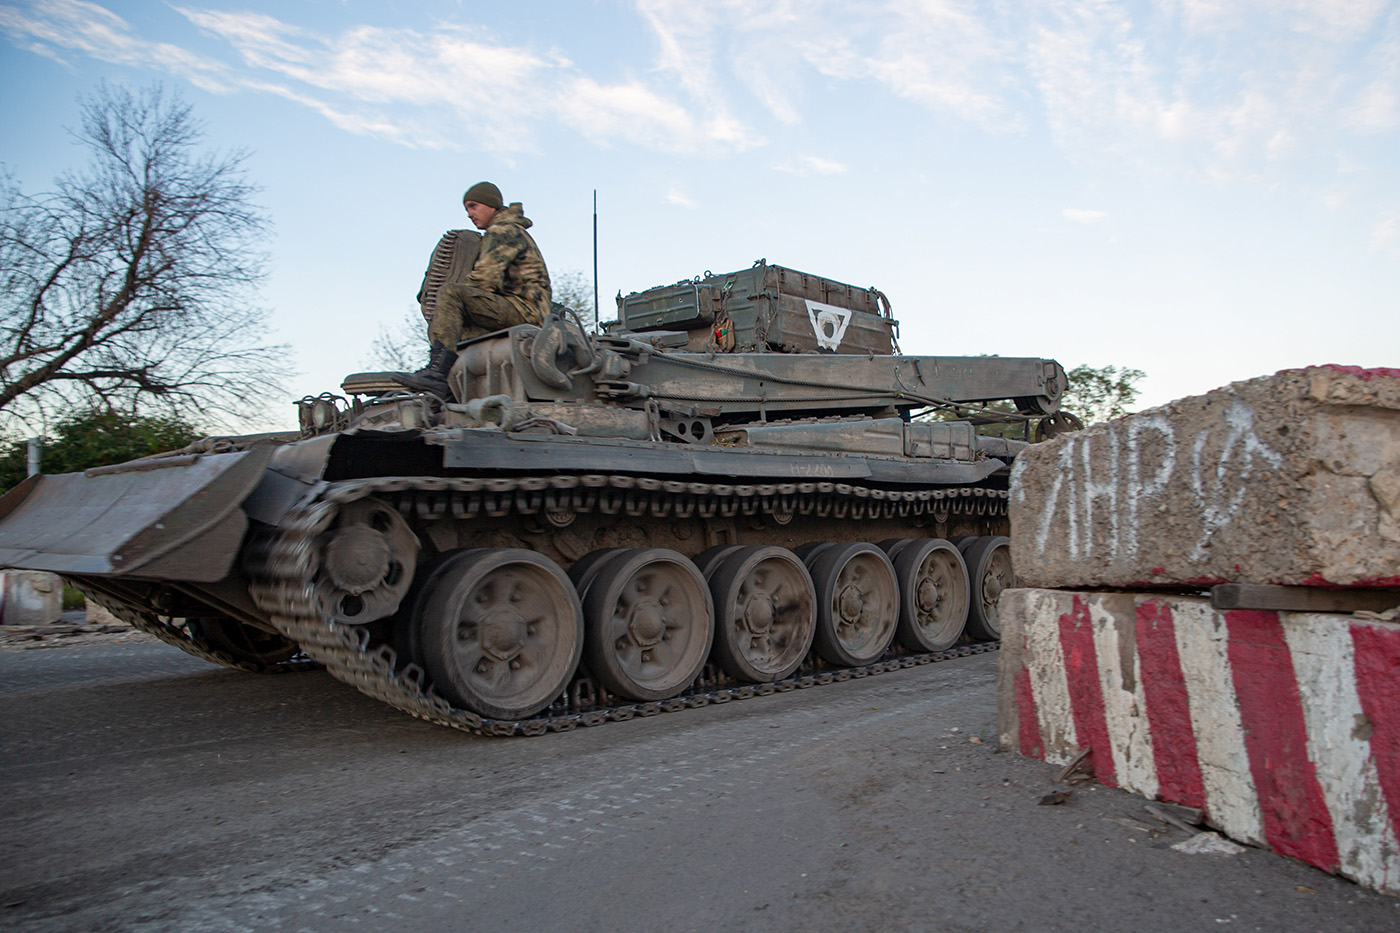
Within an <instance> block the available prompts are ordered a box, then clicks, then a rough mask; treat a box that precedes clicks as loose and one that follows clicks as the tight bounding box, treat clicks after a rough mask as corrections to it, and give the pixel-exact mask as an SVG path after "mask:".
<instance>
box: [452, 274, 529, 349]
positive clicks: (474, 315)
mask: <svg viewBox="0 0 1400 933" xmlns="http://www.w3.org/2000/svg"><path fill="white" fill-rule="evenodd" d="M539 322H540V319H539V315H538V313H536V312H534V310H533V309H531V310H525V309H522V308H520V307H519V306H518V305H516V304H515V303H514V302H512V301H511V300H510V299H509V298H507V297H506V296H505V295H498V294H496V293H495V292H488V291H487V290H486V289H484V288H477V287H476V286H475V285H460V284H459V285H444V286H443V287H442V288H441V289H439V291H438V295H437V311H436V313H434V314H433V319H432V320H431V321H429V322H428V340H430V341H433V342H437V343H441V344H442V345H443V346H445V347H447V348H448V349H451V350H455V349H457V344H459V343H461V342H462V341H463V340H471V339H473V338H475V337H482V336H485V335H486V334H489V333H491V332H493V331H498V330H502V329H504V328H506V327H513V326H515V325H516V324H538V323H539Z"/></svg>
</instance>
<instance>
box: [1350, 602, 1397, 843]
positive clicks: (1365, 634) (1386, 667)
mask: <svg viewBox="0 0 1400 933" xmlns="http://www.w3.org/2000/svg"><path fill="white" fill-rule="evenodd" d="M1351 643H1352V646H1353V647H1354V648H1355V652H1356V693H1357V695H1358V696H1359V697H1360V698H1361V712H1362V713H1364V714H1365V715H1366V718H1367V719H1368V720H1370V722H1369V727H1370V729H1371V757H1372V758H1373V759H1374V761H1375V762H1376V779H1377V781H1378V782H1379V783H1380V785H1381V795H1382V796H1383V797H1384V798H1385V802H1386V807H1387V808H1388V809H1389V810H1390V826H1391V829H1392V830H1393V831H1394V832H1395V834H1396V835H1397V836H1400V629H1397V628H1392V627H1389V626H1386V627H1382V626H1379V625H1353V626H1351Z"/></svg>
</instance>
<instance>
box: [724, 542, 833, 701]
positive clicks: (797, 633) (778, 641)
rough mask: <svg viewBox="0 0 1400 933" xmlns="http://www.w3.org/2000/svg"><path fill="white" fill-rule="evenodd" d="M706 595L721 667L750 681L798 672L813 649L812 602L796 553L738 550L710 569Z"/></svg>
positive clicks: (814, 596) (812, 592) (804, 570)
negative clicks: (711, 607)
mask: <svg viewBox="0 0 1400 933" xmlns="http://www.w3.org/2000/svg"><path fill="white" fill-rule="evenodd" d="M710 595H711V596H713V597H714V601H715V659H716V660H717V661H718V662H719V665H720V667H722V668H724V670H725V671H726V672H727V673H729V674H730V675H731V676H733V677H736V678H738V679H739V680H742V681H747V682H749V683H770V682H772V681H775V680H782V679H783V678H785V677H787V676H789V675H790V674H792V672H793V671H795V670H797V668H798V666H799V665H800V664H801V663H802V659H803V658H805V657H806V656H807V652H808V650H810V649H811V647H812V638H813V636H814V634H815V631H816V601H817V594H816V591H815V590H814V589H813V586H812V577H811V575H810V574H809V573H808V572H807V568H806V566H805V565H804V564H803V563H802V561H800V560H798V559H797V555H795V554H793V553H792V552H791V551H789V550H786V549H784V548H780V547H744V548H739V549H738V550H737V551H736V552H734V553H732V554H730V555H729V556H728V557H727V558H726V559H725V560H724V561H723V562H721V563H720V565H719V566H718V567H716V568H714V569H713V570H712V571H711V574H710Z"/></svg>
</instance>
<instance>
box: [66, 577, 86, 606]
mask: <svg viewBox="0 0 1400 933" xmlns="http://www.w3.org/2000/svg"><path fill="white" fill-rule="evenodd" d="M86 608H87V599H86V598H85V597H84V596H83V594H82V592H80V591H79V590H75V589H73V587H71V586H68V585H67V584H65V585H64V587H63V611H64V612H69V611H71V610H74V609H86Z"/></svg>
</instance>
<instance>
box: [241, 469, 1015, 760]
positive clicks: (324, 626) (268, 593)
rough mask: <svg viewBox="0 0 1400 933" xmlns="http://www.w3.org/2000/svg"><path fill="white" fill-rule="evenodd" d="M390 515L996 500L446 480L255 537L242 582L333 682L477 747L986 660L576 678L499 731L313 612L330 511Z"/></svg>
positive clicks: (618, 482)
mask: <svg viewBox="0 0 1400 933" xmlns="http://www.w3.org/2000/svg"><path fill="white" fill-rule="evenodd" d="M395 494H398V495H397V499H393V498H391V499H390V501H396V504H397V506H398V508H399V509H401V510H403V511H409V510H412V511H413V512H415V513H417V514H418V515H419V516H420V517H423V518H434V517H440V516H442V515H445V514H451V515H452V516H453V517H454V518H472V517H476V516H492V517H499V516H502V515H505V514H508V513H510V512H512V511H519V512H521V513H524V514H533V513H535V512H538V511H541V510H545V509H548V510H568V511H579V512H588V511H595V510H596V511H598V512H601V513H604V514H628V515H635V516H641V515H651V516H654V517H667V516H673V517H677V518H687V517H690V516H692V515H695V516H699V517H709V516H714V515H720V516H731V515H752V514H756V513H758V512H759V511H760V510H764V511H772V512H777V513H782V514H797V515H806V514H812V515H818V516H825V515H833V516H835V517H837V518H846V517H849V518H851V519H860V518H863V517H870V518H875V517H879V516H894V515H900V516H903V515H909V514H915V515H917V514H924V513H928V512H933V513H935V514H937V513H941V512H943V511H945V510H947V511H949V512H957V513H960V514H971V515H993V514H998V515H999V514H1005V510H1006V498H1007V494H1006V492H1005V491H1004V490H991V489H981V488H952V489H946V490H920V491H901V490H881V489H870V488H866V487H861V486H852V485H849V484H845V483H825V482H823V483H791V484H771V485H768V484H765V485H739V484H734V485H731V484H722V483H692V482H680V481H664V480H655V479H647V478H642V477H635V476H627V475H617V474H614V475H601V474H591V475H583V476H554V477H547V478H546V477H515V478H501V479H454V478H442V477H392V478H377V479H362V480H348V481H344V482H337V483H329V484H326V485H325V486H324V487H322V488H321V490H320V491H319V493H318V494H317V495H316V496H315V497H314V498H313V499H311V500H310V501H309V502H307V503H305V504H304V505H302V506H301V507H300V508H299V509H298V510H296V511H295V512H293V513H292V514H290V515H289V516H288V517H287V519H286V520H285V521H284V522H282V523H280V524H279V525H278V526H277V527H276V528H274V529H270V530H269V531H267V532H265V533H261V534H257V535H255V536H254V538H253V540H252V541H251V542H250V545H249V547H248V549H247V551H246V556H245V561H244V572H245V573H246V575H247V577H248V579H249V581H250V585H249V591H250V593H251V594H252V597H253V600H254V602H255V603H256V604H257V606H258V608H259V609H260V610H262V611H263V612H264V613H266V614H267V616H268V618H269V620H270V621H271V622H272V624H273V626H274V627H275V628H276V629H277V630H278V631H279V632H281V633H282V634H283V635H284V636H286V637H287V638H290V639H291V640H293V641H294V642H296V643H297V644H298V645H300V646H301V649H302V650H303V651H304V652H305V653H306V654H307V655H308V656H309V657H311V658H312V659H313V660H315V661H318V662H320V663H321V664H323V665H324V666H325V668H326V670H327V671H328V672H329V673H330V674H331V675H332V676H333V677H335V678H336V679H338V680H342V681H344V682H346V683H348V684H350V685H351V686H353V687H355V688H356V689H357V690H359V691H360V692H361V693H364V694H365V695H367V696H370V697H373V698H374V699H376V700H379V701H381V702H383V703H387V704H389V705H390V706H392V707H394V708H395V709H398V710H401V711H403V712H405V713H408V714H409V715H411V716H416V717H418V718H419V719H424V720H427V721H429V722H433V723H437V724H438V725H444V726H449V727H451V728H454V729H460V730H462V731H464V732H471V733H474V734H476V735H482V736H533V735H543V734H545V733H546V732H567V731H570V730H573V729H575V728H578V727H580V726H594V725H599V724H601V723H604V722H620V721H624V720H628V719H632V718H634V717H638V716H654V715H656V714H658V713H669V712H675V711H678V710H682V709H693V708H696V707H701V706H708V705H710V704H712V703H727V702H729V701H731V700H743V699H748V698H749V697H753V696H766V695H768V694H772V693H785V692H788V691H791V690H795V689H796V690H800V689H805V688H807V687H814V686H818V685H821V684H828V683H833V682H838V681H846V680H852V679H857V678H861V677H868V676H871V675H873V674H882V673H886V672H889V671H894V670H899V669H900V668H905V667H915V666H917V665H921V664H929V663H932V662H935V661H943V660H948V659H951V658H960V657H967V656H970V655H973V654H981V653H983V652H986V651H994V650H996V649H997V648H999V647H1000V644H999V643H998V642H982V643H978V644H971V645H964V646H960V647H957V648H953V649H950V650H947V651H938V652H931V653H925V654H905V655H900V656H889V655H887V656H886V658H885V659H882V660H881V661H878V662H876V663H874V664H868V665H865V666H863V667H855V668H840V669H824V668H823V666H822V665H821V664H820V663H818V664H811V665H809V666H807V667H804V668H803V669H801V670H800V671H799V672H798V674H796V675H794V676H792V677H789V678H787V679H786V680H782V681H778V682H776V683H764V684H738V683H736V682H734V681H732V680H729V679H728V678H727V677H726V676H725V675H723V674H721V673H720V672H718V670H717V669H715V668H714V667H712V666H709V665H707V666H706V669H705V671H704V672H703V673H702V674H701V676H700V678H698V679H697V681H696V682H695V684H693V685H692V686H691V687H690V688H689V689H687V690H686V691H685V692H684V693H682V694H681V695H680V696H677V697H673V698H671V699H667V700H661V701H656V702H647V703H632V702H626V701H620V698H617V697H614V696H611V695H610V694H607V693H606V692H604V691H603V690H602V689H601V688H600V687H598V686H597V685H596V683H594V682H593V681H591V680H589V679H588V678H585V677H579V678H576V679H575V680H574V681H573V682H572V683H571V684H570V685H569V689H568V690H567V691H566V692H565V694H564V695H563V696H561V697H560V698H559V699H558V700H557V701H555V703H554V705H552V706H551V707H549V708H548V709H546V710H545V711H544V712H542V713H540V714H539V715H537V716H534V717H531V718H529V719H523V720H497V719H488V718H486V717H482V716H479V715H477V714H475V713H472V712H470V711H467V710H463V709H458V708H455V707H453V706H452V705H451V704H450V703H448V701H447V700H446V699H444V698H443V697H442V696H441V695H440V694H438V693H437V692H436V691H435V690H433V689H432V687H431V686H430V685H429V684H428V682H427V678H426V676H425V675H424V673H423V671H422V670H421V669H420V668H419V667H418V666H417V665H414V664H408V665H405V666H402V667H400V665H399V663H398V658H397V657H396V655H395V653H394V651H393V649H392V648H391V647H390V646H389V645H386V644H371V642H370V638H369V633H368V631H366V630H365V629H364V628H363V627H359V626H351V625H341V624H338V623H336V622H333V621H330V620H328V619H327V618H326V617H325V615H324V613H322V611H321V609H320V606H319V603H318V600H317V596H316V590H315V580H316V576H317V572H318V570H319V566H320V553H319V549H318V547H317V542H318V540H319V538H320V536H321V534H322V533H323V532H324V531H325V530H326V529H328V528H329V527H330V525H331V523H332V522H333V520H334V518H335V516H336V514H337V512H338V511H339V509H340V508H341V507H342V506H344V505H345V504H347V503H350V502H354V501H356V500H358V499H362V498H364V497H366V496H371V495H373V496H390V497H392V496H395Z"/></svg>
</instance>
